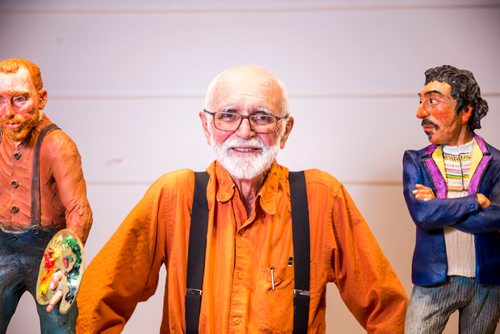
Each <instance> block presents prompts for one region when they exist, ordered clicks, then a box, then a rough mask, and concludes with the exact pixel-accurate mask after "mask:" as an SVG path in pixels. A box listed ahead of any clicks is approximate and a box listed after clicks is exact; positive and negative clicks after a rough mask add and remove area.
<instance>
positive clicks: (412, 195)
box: [403, 151, 479, 230]
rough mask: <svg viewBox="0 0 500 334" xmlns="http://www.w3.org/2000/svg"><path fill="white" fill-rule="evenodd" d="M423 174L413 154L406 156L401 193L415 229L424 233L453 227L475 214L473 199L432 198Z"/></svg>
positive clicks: (477, 205) (475, 206) (476, 208)
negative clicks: (415, 226) (424, 231)
mask: <svg viewBox="0 0 500 334" xmlns="http://www.w3.org/2000/svg"><path fill="white" fill-rule="evenodd" d="M423 173H424V171H423V170H422V169H421V167H420V166H419V163H418V157H417V154H416V152H414V151H407V152H405V154H404V157H403V193H404V197H405V201H406V205H407V206H408V210H409V212H410V215H411V217H412V219H413V221H414V223H415V224H416V225H417V226H419V227H420V228H422V229H424V230H435V229H441V228H443V227H446V226H454V225H455V224H457V223H459V222H460V221H462V220H463V219H464V217H466V216H467V215H470V214H473V213H477V212H478V210H479V204H478V201H477V196H476V195H469V196H466V197H462V198H444V199H441V198H435V197H434V191H433V190H432V189H431V188H430V187H429V186H430V185H426V184H425V179H424V175H423ZM417 185H418V186H417Z"/></svg>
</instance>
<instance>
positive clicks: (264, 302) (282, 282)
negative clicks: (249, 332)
mask: <svg viewBox="0 0 500 334" xmlns="http://www.w3.org/2000/svg"><path fill="white" fill-rule="evenodd" d="M273 269H274V270H271V266H268V267H264V266H263V267H261V269H260V272H259V277H258V282H257V305H256V310H257V313H258V319H259V320H258V324H259V325H258V326H259V331H260V332H269V331H271V332H272V333H291V332H292V331H293V289H294V272H293V266H288V265H286V266H274V267H273ZM273 288H274V289H273Z"/></svg>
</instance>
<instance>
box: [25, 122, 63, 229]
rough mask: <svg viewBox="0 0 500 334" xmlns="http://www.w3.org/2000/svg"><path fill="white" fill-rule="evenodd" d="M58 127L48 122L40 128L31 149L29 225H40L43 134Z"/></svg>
mask: <svg viewBox="0 0 500 334" xmlns="http://www.w3.org/2000/svg"><path fill="white" fill-rule="evenodd" d="M57 129H59V128H58V127H57V125H55V124H50V125H48V126H46V127H45V128H43V129H42V131H41V132H40V134H39V135H38V138H37V139H36V143H35V147H34V150H33V176H32V179H31V226H32V227H33V226H40V223H41V221H42V217H41V216H42V213H41V209H42V208H41V200H42V199H41V194H40V148H41V147H42V142H43V139H44V138H45V136H46V135H47V134H48V133H49V132H50V131H53V130H57Z"/></svg>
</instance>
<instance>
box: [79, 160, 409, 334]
mask: <svg viewBox="0 0 500 334" xmlns="http://www.w3.org/2000/svg"><path fill="white" fill-rule="evenodd" d="M207 171H208V173H209V175H210V180H209V183H208V186H207V199H208V206H209V225H208V231H207V248H206V259H205V261H206V262H205V273H204V279H203V294H202V305H201V311H200V312H201V314H200V322H199V329H200V333H213V334H220V333H291V332H292V330H293V312H294V311H293V289H294V268H293V264H292V265H289V259H290V257H293V243H292V227H291V209H290V190H289V184H288V170H287V169H286V168H284V167H281V166H279V165H278V164H276V163H274V164H273V166H272V167H271V169H270V171H269V173H268V175H267V178H266V180H265V182H264V184H263V185H262V188H261V189H260V191H259V193H258V196H257V199H256V202H255V207H254V210H253V211H252V214H251V215H250V216H247V213H246V210H245V206H244V203H243V201H242V200H241V198H240V194H239V192H238V190H237V188H236V186H235V185H234V183H233V181H232V179H231V177H230V176H229V175H228V173H227V172H226V171H225V170H224V168H222V167H221V166H220V165H219V164H218V163H216V162H215V163H213V164H212V165H211V166H210V167H209V168H208V169H207ZM305 175H306V183H307V196H308V202H309V218H310V234H311V266H310V270H311V274H310V298H311V299H310V312H309V333H325V331H326V329H325V326H326V325H325V304H326V303H325V295H326V285H327V283H328V282H335V283H336V285H337V287H338V289H339V290H340V294H341V296H342V298H343V300H344V302H345V303H346V304H347V305H348V307H349V309H350V310H351V312H352V313H353V314H354V316H355V317H356V318H357V319H358V321H359V322H360V323H361V324H362V325H363V326H364V327H365V328H366V329H367V331H368V332H370V333H390V334H394V333H402V332H403V323H404V315H405V310H406V303H407V297H406V294H405V292H404V290H403V288H402V286H401V284H400V282H399V280H398V278H397V277H396V275H395V273H394V271H393V270H392V268H391V266H390V264H389V263H388V261H387V260H386V258H385V257H384V255H383V253H382V251H381V249H380V247H379V246H378V244H377V242H376V241H375V239H374V237H373V235H372V233H371V232H370V230H369V228H368V226H367V224H366V223H365V221H364V219H363V218H362V216H361V214H360V213H359V212H358V210H357V208H356V206H355V205H354V203H353V201H352V200H351V198H350V197H349V195H348V194H347V192H346V190H345V189H344V188H343V186H342V185H341V184H340V182H338V181H337V180H336V179H335V178H333V177H332V176H330V175H329V174H327V173H325V172H321V171H318V170H308V171H306V174H305ZM193 187H194V174H193V172H192V171H190V170H180V171H177V172H172V173H168V174H166V175H164V176H163V177H161V178H160V179H159V180H157V181H156V182H155V183H154V184H153V185H152V186H151V188H150V189H149V190H148V192H147V193H146V195H145V196H144V198H143V199H142V200H141V201H140V202H139V203H138V204H137V206H136V207H135V208H134V209H133V210H132V211H131V212H130V214H129V215H128V217H127V218H126V219H125V221H124V222H123V223H122V225H121V226H120V227H119V229H118V230H117V231H116V232H115V234H114V235H113V236H112V238H111V239H110V240H109V241H108V243H107V244H106V245H105V246H104V248H103V249H102V250H101V251H100V252H99V254H98V255H97V256H96V257H95V258H94V260H93V261H92V262H91V264H90V266H89V267H88V269H87V271H86V273H85V276H84V279H83V283H82V286H81V290H80V294H79V296H78V299H79V300H78V305H79V318H78V322H77V330H78V332H79V333H86V334H88V333H120V332H121V330H122V329H123V326H124V325H125V322H126V321H127V319H129V317H130V316H131V314H132V312H133V310H134V308H135V306H136V304H137V303H138V302H140V301H144V300H146V299H148V298H149V297H150V296H151V295H152V294H153V293H154V292H155V290H156V286H157V284H158V275H159V270H160V267H161V266H162V265H163V264H165V265H166V270H167V280H166V283H165V296H164V309H163V321H162V325H161V333H183V332H184V330H185V324H184V298H185V296H184V295H185V289H186V268H187V249H188V239H189V225H190V217H191V206H192V198H193ZM238 226H240V227H239V228H238ZM271 267H274V281H275V283H274V284H275V289H274V290H273V289H272V282H271V280H272V278H271V272H270V268H271Z"/></svg>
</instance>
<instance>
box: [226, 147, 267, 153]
mask: <svg viewBox="0 0 500 334" xmlns="http://www.w3.org/2000/svg"><path fill="white" fill-rule="evenodd" d="M231 150H232V151H234V152H236V153H253V152H259V151H260V150H261V149H260V148H259V147H231Z"/></svg>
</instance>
